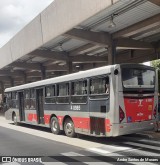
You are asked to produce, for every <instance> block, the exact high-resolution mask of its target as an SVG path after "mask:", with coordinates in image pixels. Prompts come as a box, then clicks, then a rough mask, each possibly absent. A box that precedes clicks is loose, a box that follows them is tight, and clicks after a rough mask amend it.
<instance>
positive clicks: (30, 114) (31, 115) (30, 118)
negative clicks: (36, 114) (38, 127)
mask: <svg viewBox="0 0 160 165" xmlns="http://www.w3.org/2000/svg"><path fill="white" fill-rule="evenodd" d="M27 119H28V121H32V120H33V114H32V113H29V114H28V116H27Z"/></svg>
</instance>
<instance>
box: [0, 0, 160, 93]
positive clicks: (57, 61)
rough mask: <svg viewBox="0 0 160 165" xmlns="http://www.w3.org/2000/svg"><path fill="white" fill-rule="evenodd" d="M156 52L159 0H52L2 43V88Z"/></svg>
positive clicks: (138, 59) (147, 57) (158, 49)
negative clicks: (52, 0)
mask: <svg viewBox="0 0 160 165" xmlns="http://www.w3.org/2000/svg"><path fill="white" fill-rule="evenodd" d="M159 54H160V1H159V0H107V1H106V0H101V1H99V0H78V1H75V0H67V1H66V0H61V1H59V0H55V1H54V2H53V3H52V4H51V5H50V6H48V7H47V8H46V9H45V10H44V11H43V12H42V13H40V14H39V15H38V16H37V17H36V18H35V19H34V20H32V21H31V22H30V23H29V24H28V25H27V26H25V27H24V28H23V29H22V30H21V31H20V32H18V33H17V34H16V35H15V36H14V37H13V38H12V39H11V40H10V41H9V42H8V43H7V44H6V45H4V46H3V47H2V48H0V56H1V60H0V81H1V89H2V91H3V89H4V88H6V87H10V86H15V85H20V84H24V83H27V82H33V81H37V80H40V79H46V78H49V77H56V76H59V75H64V74H68V73H72V72H77V71H79V70H86V69H90V68H95V67H99V66H104V65H108V64H115V63H130V62H134V63H141V62H145V61H150V60H154V59H159V56H160V55H159Z"/></svg>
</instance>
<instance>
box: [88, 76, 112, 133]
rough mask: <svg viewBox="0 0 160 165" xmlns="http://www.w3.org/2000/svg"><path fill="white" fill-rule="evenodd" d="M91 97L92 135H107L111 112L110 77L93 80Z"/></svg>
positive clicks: (91, 80) (91, 81)
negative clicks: (106, 123)
mask: <svg viewBox="0 0 160 165" xmlns="http://www.w3.org/2000/svg"><path fill="white" fill-rule="evenodd" d="M89 81H90V82H89V84H90V95H89V114H90V133H91V134H93V135H98V136H104V135H105V120H106V116H107V112H108V111H109V77H108V76H106V75H105V76H101V77H95V78H91V79H90V80H89Z"/></svg>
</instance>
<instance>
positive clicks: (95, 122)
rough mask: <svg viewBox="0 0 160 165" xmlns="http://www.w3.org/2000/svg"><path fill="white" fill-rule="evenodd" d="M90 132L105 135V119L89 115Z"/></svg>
mask: <svg viewBox="0 0 160 165" xmlns="http://www.w3.org/2000/svg"><path fill="white" fill-rule="evenodd" d="M90 126H91V134H93V135H105V119H104V118H98V117H90Z"/></svg>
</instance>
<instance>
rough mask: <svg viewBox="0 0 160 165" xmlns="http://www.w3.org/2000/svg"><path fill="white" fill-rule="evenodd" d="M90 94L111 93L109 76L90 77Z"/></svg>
mask: <svg viewBox="0 0 160 165" xmlns="http://www.w3.org/2000/svg"><path fill="white" fill-rule="evenodd" d="M90 94H91V95H92V94H94V95H97V94H109V77H108V76H102V77H93V78H91V79H90Z"/></svg>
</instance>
